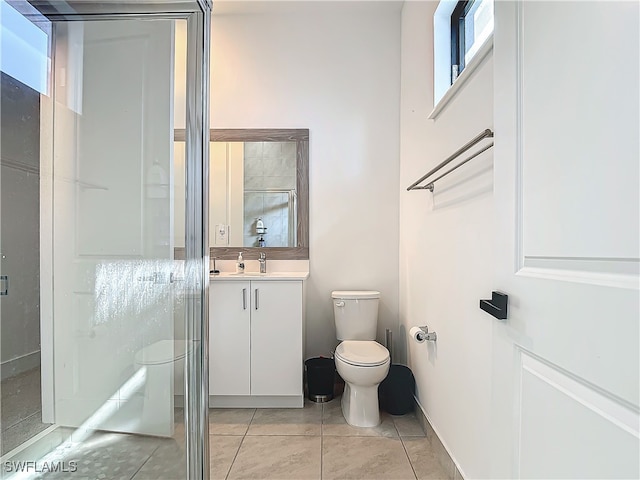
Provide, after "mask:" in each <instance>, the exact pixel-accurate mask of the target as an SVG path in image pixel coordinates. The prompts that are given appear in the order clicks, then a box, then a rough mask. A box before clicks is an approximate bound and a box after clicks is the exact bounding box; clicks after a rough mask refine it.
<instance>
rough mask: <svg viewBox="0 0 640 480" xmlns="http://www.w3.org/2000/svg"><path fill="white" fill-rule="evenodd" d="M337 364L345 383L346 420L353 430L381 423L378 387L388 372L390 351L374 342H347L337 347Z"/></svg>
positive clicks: (343, 407)
mask: <svg viewBox="0 0 640 480" xmlns="http://www.w3.org/2000/svg"><path fill="white" fill-rule="evenodd" d="M335 362H336V369H337V370H338V373H339V374H340V376H341V377H342V379H343V380H344V381H345V389H344V393H343V394H342V414H343V416H344V418H345V420H346V421H347V423H348V424H349V425H352V426H354V427H375V426H376V425H378V424H379V423H380V411H379V407H378V385H380V382H382V380H384V379H385V378H386V376H387V373H389V365H390V364H391V359H390V357H389V351H388V350H387V349H386V348H384V347H383V346H382V345H380V344H379V343H377V342H375V341H373V340H345V341H343V342H342V343H340V344H339V345H338V347H337V348H336V352H335Z"/></svg>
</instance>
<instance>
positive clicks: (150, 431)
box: [134, 340, 188, 437]
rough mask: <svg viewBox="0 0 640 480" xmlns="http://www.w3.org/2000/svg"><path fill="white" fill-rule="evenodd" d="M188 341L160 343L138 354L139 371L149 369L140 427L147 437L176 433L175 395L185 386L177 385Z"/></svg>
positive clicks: (143, 349)
mask: <svg viewBox="0 0 640 480" xmlns="http://www.w3.org/2000/svg"><path fill="white" fill-rule="evenodd" d="M186 345H187V342H185V341H184V340H160V341H158V342H155V343H152V344H151V345H147V346H146V347H144V348H142V349H140V350H139V351H138V352H136V354H135V357H134V358H135V365H136V368H138V369H141V368H144V369H145V375H144V377H143V378H144V399H143V410H142V418H141V420H140V425H138V427H137V430H138V431H139V433H144V434H145V435H157V436H163V437H170V436H171V435H173V433H174V418H173V416H174V409H173V407H174V393H175V391H178V392H180V391H181V390H179V388H180V389H181V388H182V385H175V384H174V377H175V376H178V375H179V376H182V371H183V370H184V359H185V357H186V356H187V353H188V352H187V348H186Z"/></svg>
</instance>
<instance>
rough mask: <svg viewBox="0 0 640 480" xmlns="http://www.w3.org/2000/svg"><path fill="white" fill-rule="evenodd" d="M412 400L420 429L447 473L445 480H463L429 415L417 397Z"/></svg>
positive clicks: (462, 475)
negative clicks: (414, 403)
mask: <svg viewBox="0 0 640 480" xmlns="http://www.w3.org/2000/svg"><path fill="white" fill-rule="evenodd" d="M413 398H414V400H415V402H416V417H417V418H418V421H419V422H420V424H421V425H422V429H423V430H424V431H425V433H426V435H427V438H428V439H429V443H431V448H432V450H433V452H434V453H435V454H436V457H437V459H438V462H439V463H440V465H441V466H442V468H443V469H444V470H445V471H446V472H447V480H464V478H465V476H464V474H463V473H462V470H461V469H460V467H459V466H458V462H456V461H455V460H454V458H453V455H451V450H449V447H448V446H447V444H446V443H445V442H443V441H442V439H441V437H440V435H439V434H438V430H437V429H436V428H435V427H434V426H433V423H431V420H430V419H429V415H427V413H426V412H425V411H424V408H423V406H422V405H421V404H420V402H419V401H418V399H417V397H415V396H414V397H413Z"/></svg>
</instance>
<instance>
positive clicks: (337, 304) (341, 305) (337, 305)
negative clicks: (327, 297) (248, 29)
mask: <svg viewBox="0 0 640 480" xmlns="http://www.w3.org/2000/svg"><path fill="white" fill-rule="evenodd" d="M336 307H344V302H336Z"/></svg>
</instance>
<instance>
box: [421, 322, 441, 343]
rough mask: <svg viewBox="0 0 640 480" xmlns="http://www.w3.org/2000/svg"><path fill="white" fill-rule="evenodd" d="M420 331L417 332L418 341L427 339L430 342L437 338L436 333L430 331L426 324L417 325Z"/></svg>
mask: <svg viewBox="0 0 640 480" xmlns="http://www.w3.org/2000/svg"><path fill="white" fill-rule="evenodd" d="M418 328H419V329H420V330H422V332H421V333H418V338H417V340H418V341H419V342H423V341H425V340H429V341H430V342H435V341H436V340H437V339H438V334H437V333H436V332H430V331H429V327H428V326H427V325H423V326H419V327H418Z"/></svg>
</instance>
